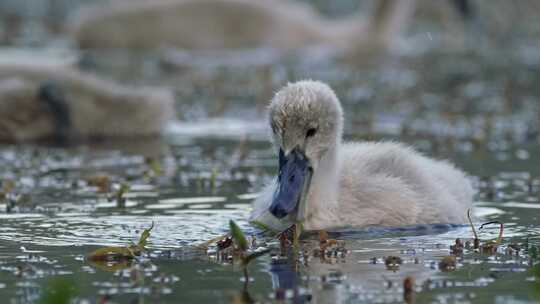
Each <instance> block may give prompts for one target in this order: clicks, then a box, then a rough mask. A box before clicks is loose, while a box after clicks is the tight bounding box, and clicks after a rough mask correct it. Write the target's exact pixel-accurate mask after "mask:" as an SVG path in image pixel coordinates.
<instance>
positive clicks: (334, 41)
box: [70, 0, 415, 52]
mask: <svg viewBox="0 0 540 304" xmlns="http://www.w3.org/2000/svg"><path fill="white" fill-rule="evenodd" d="M414 3H415V1H414V0H399V1H395V0H380V1H377V4H376V6H377V7H376V9H375V12H374V13H373V14H366V16H361V15H358V16H352V17H348V18H346V19H345V20H341V21H338V20H328V19H325V18H323V17H321V16H320V15H319V14H317V13H316V12H315V11H314V10H313V9H312V8H311V7H310V6H309V5H307V4H302V3H297V2H293V1H289V0H272V1H265V0H263V1H261V0H153V1H141V0H129V1H118V0H117V1H113V2H112V3H111V4H109V5H103V4H100V5H96V6H93V7H87V8H83V9H81V11H80V12H79V13H78V14H76V15H75V16H74V17H73V18H72V19H73V20H74V22H73V24H72V25H71V26H70V28H74V31H73V34H74V39H75V40H76V41H77V42H78V44H79V46H80V47H81V48H95V49H118V48H130V49H155V48H158V47H161V46H164V47H177V48H184V49H199V50H200V49H207V50H215V49H238V48H257V47H271V48H276V49H296V48H301V47H305V46H310V45H330V46H333V47H338V48H340V49H347V50H348V49H349V48H351V52H355V50H356V51H360V50H365V49H372V48H376V47H387V46H388V45H389V44H390V43H392V42H395V40H396V38H397V36H398V34H399V33H400V32H401V30H403V29H404V28H405V24H406V23H407V21H408V20H409V19H410V16H411V14H412V13H413V11H414ZM369 15H372V16H369Z"/></svg>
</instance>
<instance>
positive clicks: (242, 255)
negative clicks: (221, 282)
mask: <svg viewBox="0 0 540 304" xmlns="http://www.w3.org/2000/svg"><path fill="white" fill-rule="evenodd" d="M229 229H230V233H231V236H232V240H233V242H234V245H235V252H234V259H237V260H239V261H240V266H241V267H242V271H243V272H244V279H245V282H246V284H247V282H249V273H248V265H249V263H250V262H251V261H253V260H255V259H256V258H258V257H260V256H262V255H265V254H266V253H268V252H269V251H270V250H269V249H263V250H258V251H252V252H248V250H249V243H248V241H247V238H246V236H245V234H244V232H243V231H242V229H240V227H239V226H238V225H237V224H236V222H235V221H233V220H230V221H229Z"/></svg>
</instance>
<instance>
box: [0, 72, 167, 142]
mask: <svg viewBox="0 0 540 304" xmlns="http://www.w3.org/2000/svg"><path fill="white" fill-rule="evenodd" d="M173 117H174V98H173V96H172V94H171V92H169V91H168V90H164V89H157V88H132V87H124V86H120V85H118V84H115V83H111V82H108V81H104V80H100V79H98V78H96V77H94V76H91V75H87V74H83V73H81V72H78V71H76V70H73V69H70V68H67V67H61V66H45V65H44V66H35V65H33V66H24V65H16V64H13V65H7V64H4V65H1V66H0V141H26V140H37V139H57V140H58V139H60V140H66V139H73V140H78V139H90V138H100V137H110V136H121V137H131V136H145V135H146V136H148V135H155V134H159V133H160V132H161V131H162V129H163V127H164V125H165V123H166V122H167V121H168V120H170V119H172V118H173Z"/></svg>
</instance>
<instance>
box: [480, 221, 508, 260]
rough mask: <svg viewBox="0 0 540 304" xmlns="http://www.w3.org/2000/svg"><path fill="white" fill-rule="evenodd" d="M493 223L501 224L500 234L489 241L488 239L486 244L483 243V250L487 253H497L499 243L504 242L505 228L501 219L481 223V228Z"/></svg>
mask: <svg viewBox="0 0 540 304" xmlns="http://www.w3.org/2000/svg"><path fill="white" fill-rule="evenodd" d="M491 224H499V225H500V226H499V227H500V229H499V236H498V237H497V238H496V239H495V240H489V241H486V242H485V243H484V244H482V246H481V252H482V253H486V254H495V253H497V248H498V247H499V245H500V244H501V242H502V236H503V230H504V225H503V223H501V222H499V221H492V222H487V223H484V224H482V225H480V228H479V229H482V228H484V227H485V226H487V225H491Z"/></svg>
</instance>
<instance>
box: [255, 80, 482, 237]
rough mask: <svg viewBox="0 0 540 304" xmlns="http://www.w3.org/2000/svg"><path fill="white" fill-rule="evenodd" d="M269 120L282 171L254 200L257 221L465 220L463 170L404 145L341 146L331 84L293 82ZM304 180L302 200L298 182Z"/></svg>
mask: <svg viewBox="0 0 540 304" xmlns="http://www.w3.org/2000/svg"><path fill="white" fill-rule="evenodd" d="M270 122H271V125H272V129H273V131H274V135H273V140H274V144H275V145H276V146H277V147H278V148H279V150H280V151H282V152H280V176H279V177H278V179H276V180H275V181H274V182H273V183H272V184H270V185H268V186H267V187H266V188H265V189H264V190H263V192H262V194H261V195H260V196H259V197H258V198H257V199H256V200H255V202H254V206H253V211H252V214H251V220H252V221H257V222H260V223H262V224H265V225H267V226H269V227H271V228H273V229H283V228H285V227H288V226H289V225H290V224H292V223H293V222H295V221H298V220H300V221H302V222H303V225H304V227H305V228H306V229H308V230H316V229H331V228H343V227H362V226H369V225H384V226H402V225H412V224H430V223H433V224H434V223H463V222H464V221H465V220H466V210H467V208H469V207H470V205H471V203H472V196H473V190H472V187H471V184H470V182H469V180H468V179H467V178H466V176H465V174H464V173H463V172H462V171H460V170H459V169H456V168H455V167H454V166H453V165H451V164H450V163H448V162H445V161H439V160H434V159H431V158H428V157H426V156H423V155H421V154H419V153H418V152H416V151H414V150H413V149H411V148H409V147H406V146H404V145H402V144H398V143H392V142H358V143H342V142H341V134H342V126H343V118H342V110H341V106H340V103H339V101H338V99H337V97H336V96H335V94H334V92H333V91H332V90H331V89H330V88H329V87H328V86H327V85H325V84H323V83H320V82H313V81H302V82H298V83H295V84H289V85H288V86H287V87H285V88H284V89H282V90H281V91H279V92H278V93H277V94H276V96H275V97H274V98H273V100H272V102H271V104H270ZM295 154H296V155H297V156H295ZM295 157H297V158H296V160H295ZM306 163H307V166H308V169H304V167H305V166H306V165H305V164H306ZM310 170H311V171H310ZM303 173H306V175H307V176H310V177H308V178H306V179H305V181H304V180H302V174H303ZM304 182H305V187H303V189H301V190H300V191H301V192H304V193H303V194H300V196H299V198H298V199H297V197H298V195H295V193H296V194H297V192H295V191H297V189H296V190H295V189H294V185H298V184H300V187H301V185H302V184H303V183H304ZM295 183H296V184H295ZM291 197H293V198H294V199H293V200H297V201H294V202H292V204H293V205H294V204H296V205H295V206H293V205H290V204H291V202H290V201H289V199H290V198H291ZM293 208H294V209H293Z"/></svg>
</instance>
